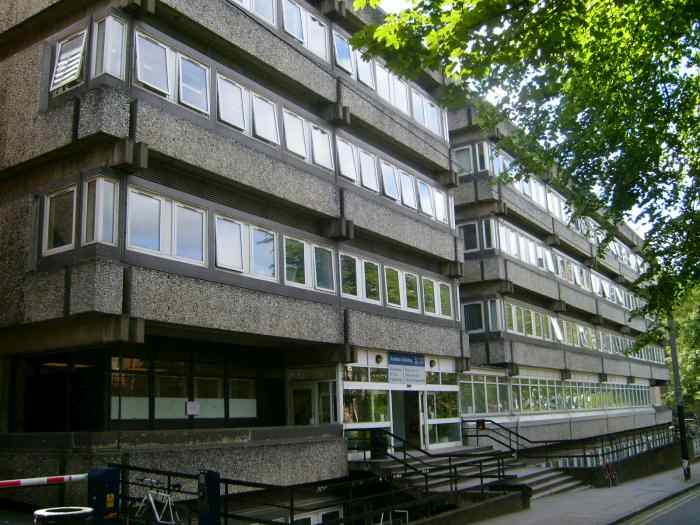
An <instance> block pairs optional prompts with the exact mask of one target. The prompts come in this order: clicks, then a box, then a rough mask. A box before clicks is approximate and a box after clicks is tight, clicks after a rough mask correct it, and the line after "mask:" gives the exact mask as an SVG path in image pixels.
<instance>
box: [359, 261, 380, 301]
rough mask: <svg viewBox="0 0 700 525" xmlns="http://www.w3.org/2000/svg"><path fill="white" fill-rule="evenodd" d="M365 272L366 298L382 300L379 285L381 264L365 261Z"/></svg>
mask: <svg viewBox="0 0 700 525" xmlns="http://www.w3.org/2000/svg"><path fill="white" fill-rule="evenodd" d="M363 273H364V275H365V299H367V300H368V301H374V302H380V301H381V300H382V295H381V288H380V286H379V265H378V264H377V263H373V262H370V261H364V262H363Z"/></svg>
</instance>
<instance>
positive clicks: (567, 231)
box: [554, 220, 593, 257]
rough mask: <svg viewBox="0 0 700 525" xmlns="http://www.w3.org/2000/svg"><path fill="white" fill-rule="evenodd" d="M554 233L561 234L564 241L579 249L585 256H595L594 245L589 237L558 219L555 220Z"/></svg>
mask: <svg viewBox="0 0 700 525" xmlns="http://www.w3.org/2000/svg"><path fill="white" fill-rule="evenodd" d="M554 233H555V234H556V235H558V236H559V238H560V239H561V241H562V242H563V243H566V244H567V245H568V246H570V247H571V248H574V249H575V250H578V251H579V252H580V253H581V255H583V256H584V257H592V256H593V246H592V245H591V243H590V242H589V241H588V239H586V238H585V237H584V236H583V235H580V234H578V233H576V232H575V231H573V230H572V229H571V228H569V227H568V226H565V225H564V224H562V223H561V222H559V221H557V220H555V221H554Z"/></svg>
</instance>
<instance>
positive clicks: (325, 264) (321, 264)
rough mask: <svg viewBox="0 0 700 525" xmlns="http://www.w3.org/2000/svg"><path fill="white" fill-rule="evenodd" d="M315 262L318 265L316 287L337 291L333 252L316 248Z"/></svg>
mask: <svg viewBox="0 0 700 525" xmlns="http://www.w3.org/2000/svg"><path fill="white" fill-rule="evenodd" d="M314 262H315V263H316V264H315V266H316V286H317V287H318V288H322V289H324V290H335V283H334V282H333V252H332V251H331V250H328V249H326V248H321V247H319V246H316V247H315V248H314Z"/></svg>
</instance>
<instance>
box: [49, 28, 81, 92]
mask: <svg viewBox="0 0 700 525" xmlns="http://www.w3.org/2000/svg"><path fill="white" fill-rule="evenodd" d="M86 39H87V31H81V32H80V33H78V34H76V35H73V36H70V37H68V38H66V39H65V40H61V41H60V42H59V43H58V45H57V47H56V62H55V64H54V68H53V75H52V76H51V92H55V91H57V90H59V89H61V88H63V89H68V88H70V87H73V86H75V85H76V84H79V83H80V82H82V81H83V79H84V76H85V75H84V71H83V69H84V67H83V66H84V62H85V40H86Z"/></svg>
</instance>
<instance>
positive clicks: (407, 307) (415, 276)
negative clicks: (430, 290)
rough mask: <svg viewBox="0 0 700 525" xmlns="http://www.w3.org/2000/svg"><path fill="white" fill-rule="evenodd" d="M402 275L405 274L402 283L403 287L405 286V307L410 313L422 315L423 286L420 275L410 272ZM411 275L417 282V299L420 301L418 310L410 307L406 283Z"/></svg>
mask: <svg viewBox="0 0 700 525" xmlns="http://www.w3.org/2000/svg"><path fill="white" fill-rule="evenodd" d="M402 273H403V275H402V279H401V281H402V285H403V289H404V297H405V302H404V307H405V308H406V310H408V311H409V312H416V313H421V312H422V300H421V298H422V290H421V284H420V283H421V278H420V275H418V274H417V273H414V272H410V271H405V272H402ZM409 275H410V276H411V277H414V278H415V280H416V298H417V299H418V306H417V307H416V308H413V307H412V306H409V305H408V285H407V283H406V279H407V278H408V276H409Z"/></svg>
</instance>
